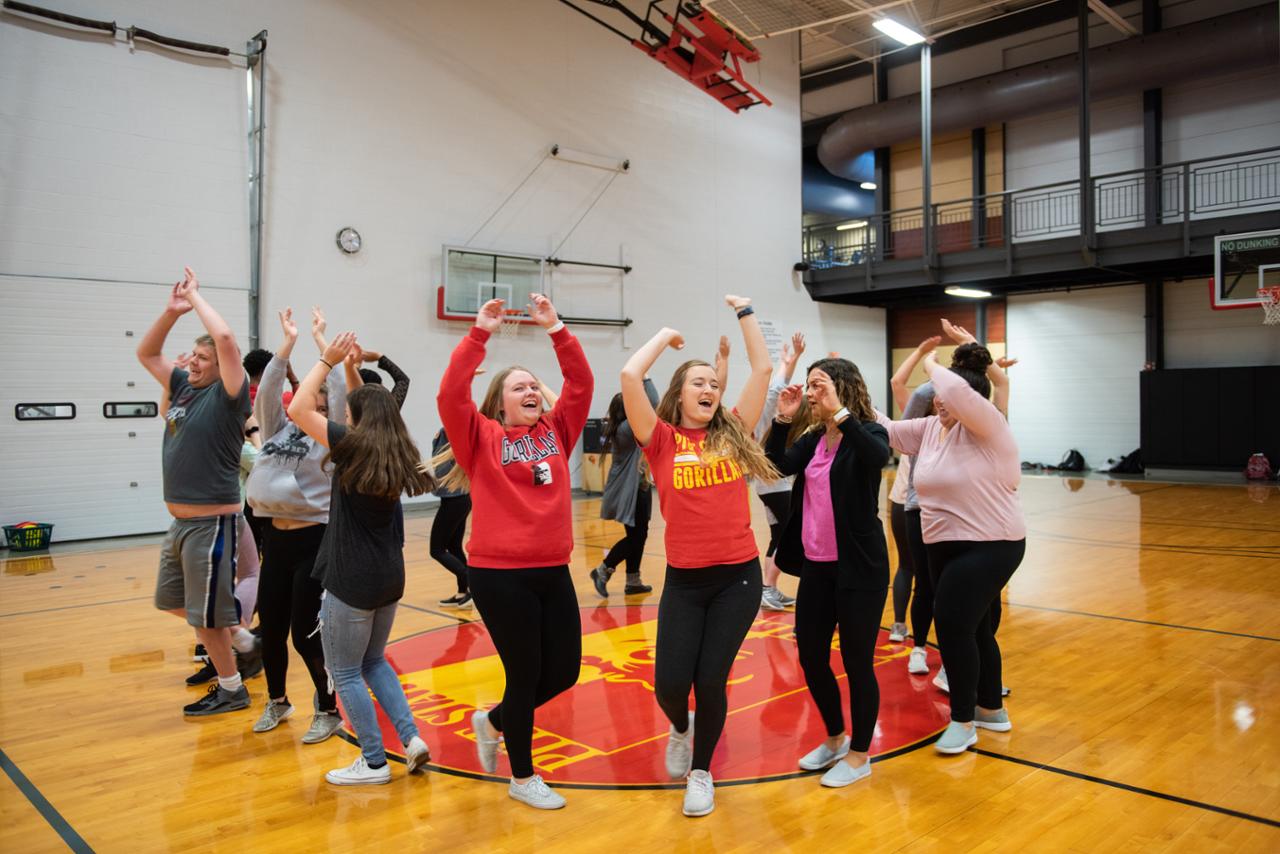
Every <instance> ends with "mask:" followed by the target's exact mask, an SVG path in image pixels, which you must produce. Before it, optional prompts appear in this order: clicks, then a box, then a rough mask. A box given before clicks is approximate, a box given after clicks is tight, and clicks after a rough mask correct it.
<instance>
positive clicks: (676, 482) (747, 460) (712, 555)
mask: <svg viewBox="0 0 1280 854" xmlns="http://www.w3.org/2000/svg"><path fill="white" fill-rule="evenodd" d="M725 301H726V302H727V303H728V304H729V306H730V307H731V308H732V309H733V310H734V311H735V312H736V313H737V315H738V322H739V323H740V324H741V327H742V335H743V338H744V339H745V340H746V345H747V358H748V359H749V360H750V362H751V376H750V378H749V379H748V380H747V384H746V387H745V388H744V389H743V391H742V395H741V396H740V397H739V398H738V405H737V407H736V408H735V409H734V410H733V411H730V410H728V409H725V408H724V407H723V406H721V393H722V390H721V388H720V382H719V380H718V379H717V378H716V371H715V368H713V367H712V366H711V365H709V364H707V363H706V362H703V361H700V360H697V359H694V360H692V361H688V362H685V363H684V364H683V365H681V366H680V367H679V368H677V369H676V372H675V374H674V375H673V376H672V377H671V385H670V386H668V388H667V392H666V394H664V395H663V396H662V400H661V401H659V403H658V407H657V409H656V410H655V409H654V407H653V404H652V403H650V402H649V398H648V396H647V395H646V394H645V391H644V376H645V374H646V373H648V371H649V368H650V367H651V366H652V365H653V363H654V362H655V361H657V359H658V356H660V355H661V354H662V351H663V350H665V349H666V348H667V347H672V348H674V349H676V350H679V349H681V348H683V347H684V338H683V337H682V336H681V335H680V333H679V332H677V331H675V330H674V329H663V330H662V331H661V332H659V333H658V334H657V335H655V336H654V337H653V338H652V339H650V341H649V342H648V343H647V344H645V345H644V346H643V347H641V348H640V349H639V350H637V351H636V353H635V355H633V356H632V357H631V359H630V360H628V362H627V364H626V367H624V368H623V369H622V400H623V404H624V406H625V407H626V410H627V421H628V422H629V423H630V424H631V429H632V431H633V432H634V433H635V437H636V441H637V442H638V443H639V444H640V445H641V447H643V448H644V455H645V457H646V458H647V459H648V461H649V468H650V470H651V471H652V472H653V478H654V481H655V482H656V483H657V486H658V499H659V502H660V506H661V507H662V518H663V519H665V520H666V522H667V529H666V548H667V574H666V581H665V583H664V585H663V589H662V601H661V602H660V603H659V605H658V643H657V653H656V661H655V677H654V692H655V694H656V695H657V699H658V705H659V706H660V707H661V708H662V711H663V713H664V714H666V716H667V718H668V719H670V721H671V734H670V737H669V740H668V742H667V773H668V774H670V775H671V777H672V778H673V779H675V778H680V777H684V776H686V775H687V777H688V782H687V784H686V787H685V795H684V814H685V815H688V816H698V815H706V814H707V813H709V812H711V811H712V810H713V809H715V791H714V788H713V784H712V779H711V774H710V766H711V754H712V752H714V750H715V747H716V742H717V741H719V740H720V732H721V731H722V730H723V729H724V720H725V715H726V713H727V707H728V699H727V697H726V694H725V686H726V684H727V683H728V679H729V669H730V668H731V667H732V666H733V660H734V658H735V657H736V656H737V654H738V648H739V647H741V646H742V640H743V638H745V637H746V636H747V630H748V629H750V628H751V623H752V622H753V621H754V620H755V617H756V612H757V611H758V610H759V608H760V593H761V589H762V584H761V579H760V551H759V549H758V548H757V546H756V538H755V533H754V532H753V531H752V530H751V505H750V501H749V498H748V495H749V490H748V489H747V481H746V477H747V476H748V475H750V476H753V477H757V478H760V479H762V480H774V479H776V478H777V477H778V473H777V471H775V470H774V468H773V466H772V465H770V464H769V461H768V460H767V459H766V458H765V455H764V451H763V450H762V449H761V447H760V445H759V444H758V443H757V442H756V441H755V440H754V439H753V438H752V437H751V427H750V426H749V425H753V424H755V423H756V421H757V420H758V419H759V418H760V413H761V412H762V411H763V410H764V402H765V396H766V394H767V393H768V390H769V378H770V376H771V375H772V373H773V365H772V364H771V362H770V360H769V349H768V347H767V346H765V343H764V335H763V334H762V333H761V331H760V325H759V323H758V322H757V321H756V318H755V316H754V309H752V307H751V300H749V299H746V298H744V297H737V296H728V297H725ZM690 688H692V689H693V692H694V698H695V700H696V701H697V707H698V729H697V733H696V735H695V734H694V727H693V717H694V716H693V713H692V712H690V711H689V689H690Z"/></svg>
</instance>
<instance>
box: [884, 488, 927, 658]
mask: <svg viewBox="0 0 1280 854" xmlns="http://www.w3.org/2000/svg"><path fill="white" fill-rule="evenodd" d="M902 521H903V527H904V528H905V529H906V533H907V537H906V540H907V551H908V552H910V553H911V565H912V567H913V568H914V570H915V574H914V579H915V583H916V593H915V596H913V597H912V598H911V637H912V640H913V641H914V642H915V645H916V646H924V645H925V644H927V643H928V642H929V629H930V627H931V626H932V625H933V591H934V590H935V588H936V584H937V579H938V572H937V570H936V569H935V568H934V567H933V565H932V564H931V563H929V551H928V549H927V548H925V545H924V534H923V533H922V529H921V527H920V508H919V507H917V508H916V509H915V510H906V509H904V510H903V513H902ZM894 536H895V537H896V536H897V532H896V530H895V532H894Z"/></svg>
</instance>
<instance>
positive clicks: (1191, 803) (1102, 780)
mask: <svg viewBox="0 0 1280 854" xmlns="http://www.w3.org/2000/svg"><path fill="white" fill-rule="evenodd" d="M969 751H970V752H972V753H976V754H978V755H979V756H987V757H990V758H992V759H1001V760H1004V761H1005V762H1013V763H1015V764H1017V765H1025V766H1026V767H1028V768H1035V769H1036V770H1037V771H1048V772H1050V773H1052V774H1061V775H1062V776H1064V777H1074V778H1075V779H1077V780H1084V781H1086V782H1089V783H1098V784H1100V785H1103V786H1110V787H1111V788H1113V789H1121V790H1123V791H1126V792H1133V793H1135V794H1139V795H1146V796H1148V797H1152V798H1160V799H1161V800H1165V801H1172V802H1173V803H1176V804H1182V805H1183V806H1188V807H1197V808H1199V809H1202V810H1208V811H1210V812H1216V813H1221V814H1222V815H1229V816H1231V817H1232V818H1242V819H1244V820H1245V821H1255V822H1257V823H1259V824H1265V825H1269V826H1270V827H1280V821H1277V820H1275V819H1271V818H1264V817H1263V816H1260V815H1253V814H1252V813H1247V812H1241V811H1240V810H1233V809H1230V808H1228V807H1220V806H1217V805H1215V804H1208V803H1205V802H1204V801H1197V800H1192V799H1191V798H1184V797H1182V796H1181V795H1170V794H1168V793H1167V792H1157V791H1156V790H1155V789H1144V788H1143V787H1142V786H1132V785H1130V784H1128V783H1121V782H1119V781H1118V780H1108V779H1107V778H1106V777H1097V776H1094V775H1093V774H1085V773H1083V772H1080V771H1069V770H1067V769H1066V768H1059V767H1057V766H1056V765H1047V764H1045V763H1043V762H1036V761H1034V760H1031V759H1022V758H1020V757H1017V756H1009V755H1007V754H1004V753H996V752H994V751H991V750H984V749H982V748H981V747H970V748H969Z"/></svg>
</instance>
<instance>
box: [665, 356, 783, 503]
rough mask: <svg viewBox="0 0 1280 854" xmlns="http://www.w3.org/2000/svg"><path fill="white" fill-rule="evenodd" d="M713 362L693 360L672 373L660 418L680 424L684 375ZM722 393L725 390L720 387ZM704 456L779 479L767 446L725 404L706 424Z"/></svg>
mask: <svg viewBox="0 0 1280 854" xmlns="http://www.w3.org/2000/svg"><path fill="white" fill-rule="evenodd" d="M696 367H707V368H710V367H711V365H709V364H707V363H706V362H704V361H702V360H701V359H690V360H689V361H687V362H685V363H684V364H683V365H681V366H680V367H678V368H676V372H675V373H674V374H672V375H671V384H670V385H669V386H667V391H666V393H665V394H663V395H662V399H661V400H660V401H658V417H659V418H661V419H662V420H663V421H665V422H667V423H668V424H671V425H673V426H677V427H678V426H680V392H681V391H682V390H683V389H684V380H685V375H686V374H688V373H689V369H690V368H696ZM721 393H722V394H723V389H722V390H721ZM702 452H703V455H704V457H729V458H730V459H732V460H733V461H734V462H736V463H737V464H738V465H739V466H740V467H741V468H742V470H743V471H744V472H745V473H746V474H748V475H750V476H751V477H754V478H758V479H760V480H777V479H778V478H779V477H780V475H779V474H778V470H777V469H776V468H774V467H773V463H771V462H769V458H768V457H766V456H765V455H764V449H763V448H761V447H760V443H759V442H757V441H756V440H755V438H753V437H752V435H751V430H750V429H749V428H747V427H745V426H744V425H743V423H742V421H741V420H739V418H738V416H736V415H734V414H733V413H732V412H730V411H728V410H726V409H725V408H724V406H723V405H721V406H718V407H716V411H715V414H714V415H712V416H711V421H710V423H708V424H707V438H706V440H705V441H704V442H703V444H702Z"/></svg>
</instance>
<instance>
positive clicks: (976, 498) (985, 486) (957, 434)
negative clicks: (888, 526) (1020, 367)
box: [806, 370, 1027, 543]
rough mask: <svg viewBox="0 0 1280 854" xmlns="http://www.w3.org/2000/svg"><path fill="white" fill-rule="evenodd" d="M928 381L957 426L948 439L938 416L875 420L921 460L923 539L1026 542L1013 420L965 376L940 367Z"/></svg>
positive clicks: (880, 416) (918, 486) (918, 464)
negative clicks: (956, 421) (901, 419)
mask: <svg viewBox="0 0 1280 854" xmlns="http://www.w3.org/2000/svg"><path fill="white" fill-rule="evenodd" d="M930 380H931V381H932V382H933V387H934V391H935V392H936V393H937V395H938V397H940V398H942V400H943V401H945V402H946V404H947V409H948V410H949V411H950V412H951V414H952V415H954V416H955V417H956V419H957V420H958V421H959V423H958V424H956V425H955V426H954V427H952V428H951V430H950V431H949V432H948V434H947V436H946V437H945V438H943V436H942V422H941V421H939V420H938V417H937V416H936V415H931V416H929V417H928V418H913V419H911V420H909V421H892V420H890V419H889V418H888V417H887V416H885V415H884V414H883V413H881V412H877V413H876V420H877V421H878V422H879V423H881V424H883V425H884V426H885V428H886V429H888V431H889V444H890V445H892V446H893V447H895V448H897V449H898V450H899V451H901V452H902V453H904V454H913V455H915V458H916V460H915V466H914V469H915V470H914V478H915V487H916V493H917V495H918V496H919V498H920V526H921V528H922V532H923V534H924V541H925V542H926V543H940V542H947V541H951V540H973V541H991V540H1021V539H1023V538H1025V537H1026V536H1027V525H1026V521H1025V520H1024V519H1023V518H1022V502H1021V501H1020V500H1019V499H1018V483H1019V481H1021V479H1022V464H1021V463H1020V462H1019V460H1018V445H1017V442H1015V441H1014V438H1013V431H1012V430H1010V429H1009V423H1008V422H1007V421H1005V419H1004V416H1003V415H1001V414H1000V410H998V409H996V408H995V406H994V405H993V404H992V403H991V401H989V400H987V399H986V398H984V397H983V396H982V395H980V394H978V393H977V392H976V391H974V390H973V389H972V388H970V387H969V384H968V383H967V382H965V381H964V379H963V378H962V377H960V376H959V375H957V374H955V373H952V372H951V371H948V370H937V371H934V372H933V374H932V375H931V376H930ZM806 510H807V507H806Z"/></svg>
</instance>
